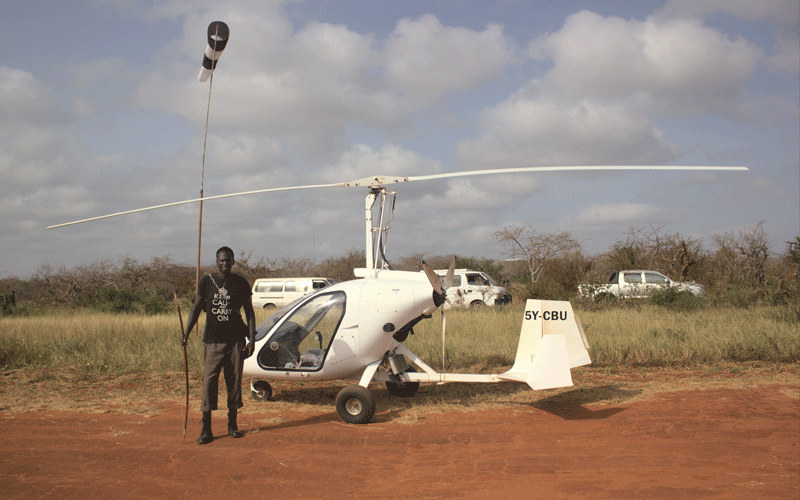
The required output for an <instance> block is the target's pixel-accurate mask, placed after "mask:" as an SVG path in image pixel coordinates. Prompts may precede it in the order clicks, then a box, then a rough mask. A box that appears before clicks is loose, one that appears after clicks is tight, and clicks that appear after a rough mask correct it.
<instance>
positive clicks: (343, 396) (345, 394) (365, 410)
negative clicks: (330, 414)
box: [336, 385, 375, 424]
mask: <svg viewBox="0 0 800 500" xmlns="http://www.w3.org/2000/svg"><path fill="white" fill-rule="evenodd" d="M336 411H337V412H338V413H339V416H340V417H342V420H344V421H345V422H347V423H348V424H365V423H367V422H369V420H370V419H371V418H372V416H373V415H375V399H374V398H373V397H372V393H371V392H370V391H369V389H367V388H366V387H361V386H360V385H350V386H347V387H345V388H344V389H342V390H341V391H339V395H338V396H336Z"/></svg>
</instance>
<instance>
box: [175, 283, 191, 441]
mask: <svg viewBox="0 0 800 500" xmlns="http://www.w3.org/2000/svg"><path fill="white" fill-rule="evenodd" d="M172 294H173V296H174V297H175V305H176V306H177V307H178V320H180V322H181V337H180V338H181V339H183V335H184V331H183V316H181V303H180V302H178V293H177V292H172ZM181 343H183V342H181ZM183 373H184V374H185V375H186V412H185V413H184V416H183V444H186V425H187V424H188V423H189V355H188V353H187V352H186V345H183Z"/></svg>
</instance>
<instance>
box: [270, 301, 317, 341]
mask: <svg viewBox="0 0 800 500" xmlns="http://www.w3.org/2000/svg"><path fill="white" fill-rule="evenodd" d="M321 291H322V290H320V292H321ZM317 293H319V292H317ZM308 297H309V296H308V295H304V296H302V297H299V298H297V299H294V300H293V301H291V302H289V303H288V304H286V305H285V306H283V307H281V308H280V309H278V310H277V311H275V312H274V313H272V315H271V316H270V317H269V318H267V319H265V320H264V321H262V322H261V324H260V325H258V327H257V328H256V342H258V341H259V340H261V339H263V338H264V336H265V335H266V334H267V333H268V332H269V331H270V330H271V329H272V327H273V326H275V324H276V323H277V322H278V321H280V320H281V318H283V317H284V316H286V313H288V312H289V311H291V310H292V309H293V308H294V306H296V305H297V304H299V303H300V302H301V301H303V300H305V299H307V298H308Z"/></svg>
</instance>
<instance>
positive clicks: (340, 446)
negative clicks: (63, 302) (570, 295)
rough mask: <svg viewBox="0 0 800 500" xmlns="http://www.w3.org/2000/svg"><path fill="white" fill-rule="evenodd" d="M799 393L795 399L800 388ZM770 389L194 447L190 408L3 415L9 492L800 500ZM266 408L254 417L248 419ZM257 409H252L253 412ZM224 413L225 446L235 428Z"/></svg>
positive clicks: (317, 416)
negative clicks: (186, 410)
mask: <svg viewBox="0 0 800 500" xmlns="http://www.w3.org/2000/svg"><path fill="white" fill-rule="evenodd" d="M792 386H794V384H792ZM796 390H797V389H796V387H787V386H785V385H767V386H759V387H755V388H753V387H750V388H710V389H701V390H684V391H680V392H659V393H655V394H653V395H652V396H650V397H648V398H647V399H646V400H633V401H630V402H621V403H619V404H606V405H599V404H593V403H571V402H563V401H562V400H559V399H557V398H545V399H540V400H538V401H536V402H534V403H522V404H516V405H514V404H512V405H506V406H505V407H501V408H496V409H488V410H482V411H459V410H457V409H456V410H448V411H446V412H444V413H433V414H426V415H424V416H422V417H421V418H417V419H416V420H414V421H413V422H411V423H407V422H405V421H403V419H401V418H400V417H399V416H398V414H397V412H396V411H383V412H381V408H380V406H379V407H378V413H377V415H376V418H375V422H374V423H370V424H367V425H347V424H344V423H342V422H341V420H340V419H339V417H338V416H337V415H336V413H335V412H331V411H330V408H326V409H325V410H324V411H302V412H301V411H296V412H294V411H289V412H284V413H282V414H281V415H280V417H281V420H280V421H278V422H276V421H275V418H274V417H275V414H274V413H271V414H264V413H257V412H256V413H252V412H248V413H244V414H242V415H241V416H240V429H242V430H244V431H247V432H248V434H247V435H246V436H245V437H244V438H243V439H238V440H234V439H231V438H229V437H227V436H225V437H221V438H218V439H216V440H215V441H214V442H213V443H210V444H208V445H205V446H198V445H196V444H195V442H194V440H195V438H196V437H197V434H199V423H198V422H197V420H198V417H199V416H198V414H197V412H196V411H192V413H191V414H190V422H189V431H188V433H187V436H186V444H182V428H183V411H184V410H183V407H182V406H181V405H180V404H178V403H175V402H163V403H152V406H154V407H157V411H154V412H152V414H151V415H135V414H134V415H127V414H124V412H119V411H112V412H110V413H79V412H73V411H55V410H53V411H50V410H44V411H35V412H21V413H20V412H7V411H0V447H2V450H3V453H2V467H0V488H1V490H0V491H2V497H3V498H6V499H14V498H25V499H29V498H80V499H84V498H91V497H103V498H115V499H128V498H199V499H202V498H214V499H219V498H243V499H249V498H261V499H265V498H267V499H320V500H322V499H333V498H336V499H341V498H348V499H349V498H354V499H361V498H364V499H367V498H369V499H375V498H384V499H394V498H403V499H405V498H424V499H447V498H453V499H494V500H500V499H532V498H548V499H552V498H579V499H585V498H588V499H594V498H614V499H618V498H668V499H669V498H676V499H677V498H688V499H694V498H712V499H717V498H724V499H728V498H742V499H751V498H780V499H798V498H800V399H798V397H797V395H796V394H795V392H796ZM246 404H247V405H252V404H253V403H252V402H250V403H246ZM248 408H250V406H246V410H248ZM224 418H225V414H224V412H222V411H218V412H214V430H215V431H217V432H221V431H222V430H223V429H224V428H225V420H224Z"/></svg>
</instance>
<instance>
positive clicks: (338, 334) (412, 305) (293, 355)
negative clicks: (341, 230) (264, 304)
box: [244, 269, 591, 423]
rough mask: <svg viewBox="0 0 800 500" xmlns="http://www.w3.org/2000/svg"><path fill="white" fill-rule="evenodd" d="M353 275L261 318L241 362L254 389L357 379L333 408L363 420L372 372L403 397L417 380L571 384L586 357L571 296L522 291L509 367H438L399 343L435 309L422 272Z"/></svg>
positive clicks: (266, 393) (261, 394)
mask: <svg viewBox="0 0 800 500" xmlns="http://www.w3.org/2000/svg"><path fill="white" fill-rule="evenodd" d="M356 275H357V276H359V277H360V279H356V280H352V281H346V282H343V283H338V284H336V285H333V286H331V287H328V288H325V289H323V290H320V291H317V292H315V293H313V294H310V295H307V296H305V297H303V298H301V299H299V300H297V301H295V302H294V303H292V304H289V305H288V306H286V307H284V308H283V309H281V310H279V311H277V312H276V313H275V314H273V315H272V316H271V317H270V318H268V319H267V320H266V321H264V322H263V323H262V324H261V325H259V327H258V330H257V335H256V347H255V355H254V356H252V357H250V358H249V359H247V361H245V366H244V375H245V377H250V378H251V390H252V392H253V395H254V397H255V398H256V399H258V400H265V399H269V398H270V396H271V394H272V389H271V387H270V386H269V383H268V382H266V380H296V381H301V380H314V381H323V380H339V379H353V380H358V383H357V384H354V385H351V386H348V387H345V388H344V389H342V391H341V392H340V393H339V395H338V397H337V399H336V409H337V411H338V413H339V415H340V416H341V417H342V419H343V420H345V421H346V422H349V423H365V422H367V421H369V420H370V419H371V418H372V415H373V414H374V411H375V403H374V399H373V397H372V395H371V393H370V391H369V389H368V386H369V384H370V383H371V382H373V381H379V382H385V383H386V386H387V389H388V390H389V392H390V393H391V394H393V395H396V396H405V397H409V396H413V395H414V394H415V393H416V392H417V389H418V388H419V384H420V382H430V383H446V382H503V381H509V382H526V383H528V384H529V385H530V386H531V387H532V388H533V389H549V388H556V387H565V386H571V385H572V378H571V375H570V368H574V367H576V366H582V365H586V364H589V363H590V362H591V361H590V359H589V354H588V351H587V348H588V345H587V343H586V338H585V336H584V335H583V332H582V329H581V328H580V324H579V322H578V321H577V318H576V317H575V316H574V315H573V313H572V308H571V307H570V304H569V302H557V301H538V300H529V301H528V303H527V304H526V310H525V313H524V319H523V326H522V332H521V335H520V342H519V347H518V349H517V355H516V360H515V363H514V366H513V367H512V368H511V369H510V370H509V371H507V372H505V373H502V374H448V373H438V372H436V371H435V370H434V369H433V368H431V367H430V366H429V365H427V364H426V363H425V362H424V361H423V360H421V359H420V358H419V357H418V356H417V355H415V354H414V353H413V352H411V351H410V350H409V349H408V348H406V347H405V346H404V345H403V342H404V341H405V340H406V339H407V338H408V336H409V335H410V334H412V333H413V327H414V325H416V324H417V323H418V322H419V321H420V320H422V319H425V318H430V317H431V313H433V312H434V311H435V310H436V309H437V304H436V303H435V302H436V298H435V292H434V289H433V288H432V286H431V283H429V281H428V278H427V277H426V276H425V275H424V274H422V273H414V272H405V271H390V270H375V269H357V270H356ZM407 360H410V361H411V362H413V364H414V365H416V367H418V368H419V369H421V370H422V371H421V372H417V371H415V370H414V369H412V368H411V367H410V366H409V363H408V362H407Z"/></svg>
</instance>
